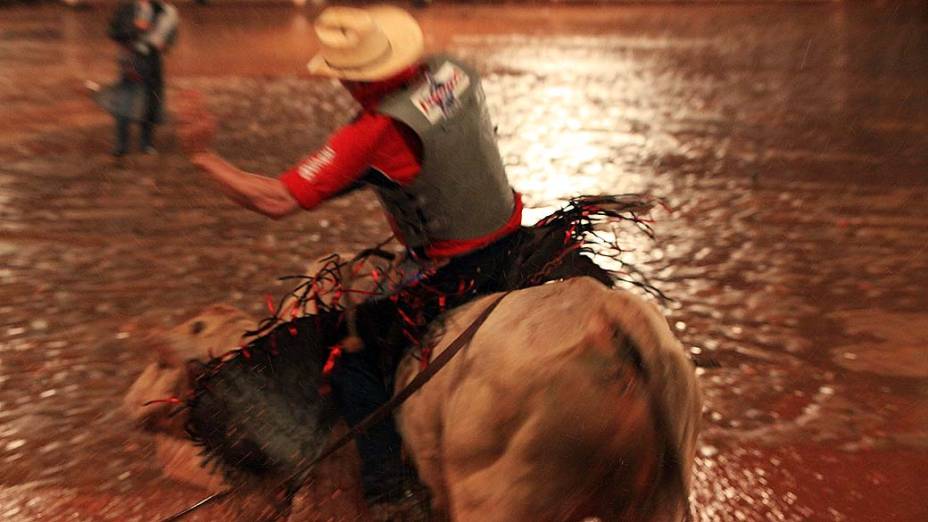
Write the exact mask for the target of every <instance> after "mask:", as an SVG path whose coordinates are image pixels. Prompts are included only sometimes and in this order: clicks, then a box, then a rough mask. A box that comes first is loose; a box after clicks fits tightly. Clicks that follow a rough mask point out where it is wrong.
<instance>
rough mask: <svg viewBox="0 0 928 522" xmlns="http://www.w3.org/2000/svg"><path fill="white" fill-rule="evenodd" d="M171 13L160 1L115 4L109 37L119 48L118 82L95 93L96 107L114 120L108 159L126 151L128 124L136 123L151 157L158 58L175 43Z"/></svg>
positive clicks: (160, 81) (158, 113)
mask: <svg viewBox="0 0 928 522" xmlns="http://www.w3.org/2000/svg"><path fill="white" fill-rule="evenodd" d="M178 22H179V18H178V15H177V10H176V9H175V8H174V6H172V5H171V4H169V3H167V2H164V1H163V0H132V1H130V2H124V3H121V4H119V6H118V7H117V8H116V10H115V12H114V13H113V16H112V18H111V19H110V23H109V37H110V38H111V39H112V40H114V41H115V42H116V43H118V44H119V47H120V51H119V57H118V62H119V80H118V81H117V82H116V83H115V84H113V85H111V86H109V87H107V88H105V89H103V90H102V91H100V93H99V94H98V96H97V100H98V102H99V103H100V104H101V105H102V106H103V107H104V108H105V109H106V110H108V111H109V112H110V113H111V114H113V116H114V117H115V119H116V144H115V146H114V148H113V155H114V156H116V157H119V156H123V155H125V154H126V153H127V152H128V151H129V125H130V122H133V121H136V122H139V123H140V127H141V135H140V139H139V145H140V148H141V150H142V151H143V152H145V153H146V154H154V153H155V152H156V150H155V148H154V141H153V140H154V127H155V125H156V124H158V123H160V122H161V121H162V120H163V113H164V107H163V105H164V74H163V65H162V58H163V54H164V53H166V52H167V51H168V49H170V48H171V46H172V45H173V44H174V41H175V40H176V38H177V26H178Z"/></svg>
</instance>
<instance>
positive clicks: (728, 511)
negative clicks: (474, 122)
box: [0, 3, 928, 521]
mask: <svg viewBox="0 0 928 522" xmlns="http://www.w3.org/2000/svg"><path fill="white" fill-rule="evenodd" d="M0 15H2V17H0V105H2V106H3V107H4V117H3V119H2V120H0V133H2V136H3V139H2V140H0V158H2V160H3V162H2V165H0V217H2V220H0V296H2V299H0V518H2V519H4V520H65V519H69V520H71V519H74V520H151V519H153V518H155V517H156V515H158V514H161V515H164V514H167V513H168V512H171V511H173V510H174V509H175V508H178V507H180V506H182V505H185V504H186V503H189V502H191V501H193V500H195V499H197V498H198V496H199V492H198V491H194V490H192V489H189V488H186V487H184V486H181V485H178V484H175V483H172V482H170V481H168V480H166V479H163V478H161V476H160V473H159V471H158V469H157V468H156V467H155V466H154V464H153V462H152V460H151V456H152V452H153V450H152V446H151V440H149V439H147V438H146V437H144V436H140V435H137V434H130V426H129V424H128V422H127V421H126V420H124V419H123V418H122V417H121V416H120V414H119V413H118V410H117V409H116V408H117V407H118V404H119V401H120V395H121V393H122V392H123V391H124V390H125V389H126V388H127V387H128V385H129V383H130V382H131V381H132V380H133V379H134V377H135V376H136V375H137V374H138V373H139V372H140V371H141V369H142V368H143V366H144V365H145V364H146V363H147V362H148V360H149V354H148V353H147V352H146V350H149V349H150V346H147V345H146V342H145V332H146V331H147V330H148V329H150V328H152V327H157V326H160V325H166V324H171V323H173V322H175V321H176V320H177V319H178V318H180V317H183V316H185V315H189V314H190V313H193V312H194V311H196V310H197V309H199V308H200V307H202V306H205V305H207V304H210V303H213V302H216V301H226V302H230V303H232V304H235V305H236V306H239V307H242V308H244V309H247V310H250V311H253V312H256V313H258V312H260V311H261V307H263V304H262V299H261V296H262V295H263V294H264V293H266V292H273V293H277V292H279V291H280V290H281V287H280V286H279V285H275V282H274V281H273V279H274V277H275V276H277V275H283V274H290V273H296V272H300V271H302V268H303V267H304V266H305V264H306V262H307V260H309V259H313V258H315V257H317V256H319V255H322V254H326V253H328V252H330V251H352V250H357V249H359V248H362V247H364V246H367V245H368V244H369V243H371V242H372V239H373V238H380V237H382V236H384V235H385V234H386V231H385V229H384V227H383V225H382V223H381V219H380V215H379V211H378V210H377V207H376V205H375V203H374V202H373V200H372V198H370V197H369V196H366V195H363V194H359V195H354V196H351V197H348V198H346V199H343V200H340V201H336V202H334V203H332V204H331V205H329V206H328V207H327V208H325V209H323V210H321V211H319V212H315V213H312V214H305V215H303V216H300V217H297V218H294V219H291V220H289V221H284V222H272V221H269V220H264V219H263V218H260V217H256V216H252V215H250V214H248V213H246V212H243V211H240V210H238V209H237V208H234V207H232V206H231V205H230V204H228V203H226V202H225V201H224V200H223V199H222V198H221V197H220V196H219V195H218V194H216V193H214V192H213V191H212V190H210V186H209V185H208V184H207V183H206V182H205V181H204V180H203V179H202V178H201V177H199V176H198V175H197V174H196V173H195V172H194V170H193V169H192V168H190V166H189V165H188V164H187V163H186V162H185V161H184V160H183V159H182V158H180V157H179V156H178V154H177V151H176V148H175V146H174V143H173V140H172V139H171V138H170V137H169V132H166V131H162V133H161V136H162V141H161V145H162V148H163V151H164V152H163V153H162V154H161V155H160V156H158V157H141V156H134V157H130V158H128V159H126V160H125V161H123V162H122V163H115V162H113V161H112V160H111V159H110V158H109V157H108V156H107V154H106V151H107V150H108V147H109V143H110V133H111V125H110V122H109V121H108V120H107V118H106V117H105V116H103V115H101V114H100V113H99V112H98V111H97V110H95V108H94V107H93V106H92V105H91V103H90V102H89V101H88V99H87V97H86V95H85V93H83V92H82V87H81V84H82V82H83V81H84V80H85V79H92V80H96V81H106V80H107V79H109V78H110V77H112V75H113V74H114V71H113V65H112V63H111V57H112V56H111V55H112V49H111V47H109V46H108V44H107V42H106V41H105V39H104V36H103V23H102V20H103V13H102V12H98V11H94V10H90V11H87V12H79V13H75V12H70V11H61V10H59V9H58V8H45V9H39V10H33V9H16V10H4V11H2V12H0ZM183 16H184V22H185V26H184V32H183V33H182V38H181V43H180V46H179V48H178V49H177V50H176V52H175V54H174V56H172V57H171V59H170V61H169V84H170V86H171V87H172V88H177V87H193V88H198V89H201V90H203V91H204V92H206V93H207V95H208V98H209V100H210V104H211V106H212V107H213V108H214V110H215V111H216V112H217V114H219V115H220V116H221V117H222V129H221V131H220V140H219V144H218V146H219V148H220V149H221V150H222V151H223V152H224V153H226V154H228V155H229V156H230V157H231V158H232V159H234V160H236V161H238V162H239V163H240V164H241V165H242V166H243V167H245V168H249V169H253V170H256V171H263V172H276V171H278V170H280V169H283V168H285V167H287V166H288V165H290V164H291V163H292V162H294V161H296V160H297V159H298V158H299V157H300V156H301V155H302V154H304V153H306V152H309V151H311V150H313V148H314V147H315V146H317V145H319V144H320V143H321V141H322V140H323V139H324V137H325V135H326V133H327V131H328V130H329V129H331V128H332V127H334V126H335V125H337V124H338V123H340V122H342V121H345V119H346V118H347V117H348V116H349V113H350V110H351V103H350V101H349V100H348V99H347V97H346V96H344V95H343V94H341V93H340V92H338V91H337V89H336V87H335V86H333V85H332V84H330V83H328V82H323V81H315V80H309V79H307V78H305V77H304V76H303V73H302V67H303V63H304V62H305V60H306V58H307V57H308V56H309V55H310V54H311V53H312V42H311V41H309V40H308V36H307V35H308V33H309V25H308V22H307V21H308V19H310V18H311V14H310V15H308V16H305V17H304V16H301V15H300V14H299V12H298V11H294V10H291V9H289V8H233V7H212V8H208V9H192V8H191V9H186V10H184V12H183ZM420 17H421V19H422V21H423V25H424V26H425V28H426V31H427V32H429V33H430V34H431V35H432V36H431V37H430V40H429V42H428V45H429V46H430V47H431V48H433V49H438V48H441V47H446V46H447V47H448V48H449V49H450V50H451V51H453V52H454V53H455V54H458V55H461V56H463V57H465V58H467V59H469V60H471V61H473V62H474V63H476V64H477V65H478V66H479V67H480V69H481V70H482V71H484V73H485V75H486V82H485V88H486V91H487V95H488V99H489V101H490V103H491V105H492V109H493V113H494V114H495V120H496V122H497V124H498V126H499V133H500V137H501V148H502V150H503V152H504V156H505V159H506V162H507V164H508V168H509V171H510V173H511V177H512V180H513V183H514V184H515V185H516V186H517V187H518V188H519V189H520V190H521V191H523V192H524V193H525V195H526V200H527V203H528V204H529V205H530V206H532V207H536V209H535V210H534V211H532V212H530V215H539V214H542V213H544V210H545V209H546V208H548V207H551V206H554V205H557V204H559V202H561V201H563V199H564V198H566V197H569V196H570V195H573V194H577V193H595V192H626V191H639V190H646V191H650V192H652V193H654V194H657V195H660V196H662V197H664V198H666V200H667V202H668V205H669V207H670V208H671V209H672V211H671V212H669V213H668V212H664V213H658V214H656V215H655V217H656V218H657V222H656V223H655V228H656V231H657V233H658V237H659V242H658V243H657V244H656V245H650V244H647V243H645V242H643V241H641V240H640V239H635V238H631V239H629V241H630V242H631V244H632V245H633V246H635V247H636V252H634V256H635V262H636V263H638V264H639V265H640V266H641V267H642V268H644V269H645V271H646V273H647V274H648V275H649V276H651V277H652V279H653V280H654V282H655V283H656V284H658V286H659V287H660V288H661V289H662V290H663V291H664V292H665V293H667V294H668V295H670V296H671V297H672V298H674V299H675V301H674V302H673V303H671V304H670V305H669V306H668V313H669V314H670V316H671V324H673V325H674V326H675V328H676V330H677V331H678V333H679V335H680V337H681V339H683V341H684V343H685V344H686V345H687V346H688V347H689V348H690V350H691V351H692V352H693V354H694V356H695V357H696V358H697V359H698V360H700V361H703V362H707V363H715V364H713V365H710V367H706V368H702V369H700V373H701V378H702V382H703V385H704V391H705V394H706V400H707V408H706V415H705V430H704V435H703V437H702V449H701V452H700V456H699V461H698V463H697V467H696V469H697V478H696V481H695V492H694V500H695V510H696V515H697V517H696V518H697V519H698V520H705V521H709V520H906V521H908V520H913V521H914V520H924V519H928V507H926V504H925V502H924V498H925V495H926V494H928V489H926V487H925V486H924V482H923V481H922V480H921V478H920V475H921V473H923V470H924V469H926V466H928V407H926V398H928V386H926V380H925V379H926V377H928V355H926V349H928V348H926V347H928V297H926V295H925V290H924V289H925V287H926V282H928V277H926V274H928V261H926V259H928V255H926V254H928V251H926V248H928V243H926V237H925V230H926V229H928V203H926V202H928V155H926V153H925V150H926V146H928V137H926V136H928V102H926V101H925V98H924V93H925V92H928V63H926V62H925V60H924V57H925V56H928V36H926V35H928V15H926V12H925V10H924V6H919V5H918V4H915V5H914V6H913V7H911V8H910V7H905V6H902V7H899V6H898V5H896V4H894V5H889V6H885V7H880V6H869V7H868V6H857V5H844V4H841V3H839V4H824V5H801V6H795V5H794V6H790V5H787V6H768V7H758V6H730V7H717V6H715V7H713V6H695V7H692V6H690V7H688V6H655V7H647V6H622V7H598V8H594V7H570V8H567V7H545V8H539V7H531V8H520V7H482V8H468V9H463V8H448V7H438V8H431V9H429V10H427V11H424V12H422V13H420ZM171 94H172V92H169V93H168V96H169V97H170V96H171ZM203 517H204V518H202V519H203V520H208V519H209V514H205V515H203Z"/></svg>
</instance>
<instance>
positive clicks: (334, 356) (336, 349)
mask: <svg viewBox="0 0 928 522" xmlns="http://www.w3.org/2000/svg"><path fill="white" fill-rule="evenodd" d="M341 356H342V347H341V345H339V344H336V345H335V346H333V347H332V349H331V350H330V351H329V358H328V359H326V361H325V365H323V366H322V375H324V376H326V377H328V376H329V375H331V374H332V370H334V369H335V361H337V360H338V358H339V357H341Z"/></svg>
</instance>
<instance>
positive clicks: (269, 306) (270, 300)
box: [264, 294, 277, 315]
mask: <svg viewBox="0 0 928 522" xmlns="http://www.w3.org/2000/svg"><path fill="white" fill-rule="evenodd" d="M264 301H265V302H266V303H267V309H268V310H270V311H271V315H274V314H275V313H277V309H276V307H275V306H274V298H273V297H272V296H271V294H265V295H264Z"/></svg>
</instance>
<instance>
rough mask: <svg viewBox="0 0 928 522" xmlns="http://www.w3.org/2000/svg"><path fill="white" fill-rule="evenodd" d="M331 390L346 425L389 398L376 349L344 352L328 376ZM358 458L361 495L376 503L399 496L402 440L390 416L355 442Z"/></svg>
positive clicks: (351, 424)
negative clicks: (359, 458)
mask: <svg viewBox="0 0 928 522" xmlns="http://www.w3.org/2000/svg"><path fill="white" fill-rule="evenodd" d="M331 383H332V391H333V392H334V397H335V399H336V401H337V402H338V406H339V409H340V410H341V413H342V416H343V417H344V418H345V420H346V421H347V422H348V425H349V426H354V425H356V424H357V423H359V422H361V421H362V420H364V418H365V417H367V416H368V415H370V414H371V413H372V412H374V410H376V409H377V408H379V407H380V406H381V405H383V404H384V403H385V402H387V401H388V400H389V399H390V392H389V391H388V390H387V388H386V385H385V384H384V379H383V375H382V372H381V369H380V364H379V357H378V354H377V353H376V350H373V349H370V347H367V348H366V349H365V350H362V351H360V352H357V353H344V354H342V356H341V357H340V358H339V359H338V362H337V364H336V365H335V369H334V370H333V371H332V375H331ZM355 442H356V444H357V447H358V453H359V454H360V456H361V477H362V486H363V488H364V495H365V497H367V498H368V499H369V500H377V499H379V498H383V497H390V496H393V495H396V494H400V493H401V491H396V490H397V489H398V488H400V483H401V479H402V476H403V473H404V467H403V460H402V441H401V440H400V436H399V434H398V433H397V431H396V426H395V425H394V423H393V417H392V416H389V417H388V418H387V419H385V420H383V421H382V422H380V423H379V424H376V425H374V426H371V427H370V428H368V429H367V431H365V432H364V433H362V434H360V435H358V436H357V437H356V439H355Z"/></svg>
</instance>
